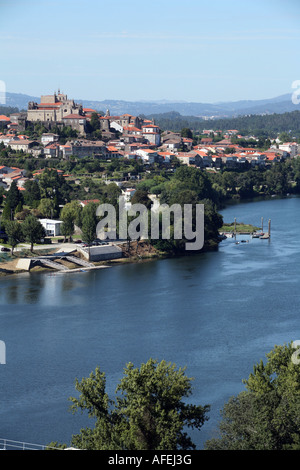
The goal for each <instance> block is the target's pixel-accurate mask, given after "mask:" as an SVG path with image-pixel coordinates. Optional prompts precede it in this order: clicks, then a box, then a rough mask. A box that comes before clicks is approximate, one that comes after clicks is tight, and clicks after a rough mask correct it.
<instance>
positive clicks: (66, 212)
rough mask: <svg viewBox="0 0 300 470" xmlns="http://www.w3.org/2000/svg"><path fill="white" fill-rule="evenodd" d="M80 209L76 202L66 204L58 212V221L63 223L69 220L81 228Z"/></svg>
mask: <svg viewBox="0 0 300 470" xmlns="http://www.w3.org/2000/svg"><path fill="white" fill-rule="evenodd" d="M81 217H82V207H81V205H80V204H79V202H78V201H71V202H68V203H67V204H66V205H65V206H64V207H63V208H62V210H61V212H60V219H61V220H62V221H63V222H64V221H65V220H67V219H71V220H72V221H73V223H74V224H75V225H77V226H78V227H80V226H81Z"/></svg>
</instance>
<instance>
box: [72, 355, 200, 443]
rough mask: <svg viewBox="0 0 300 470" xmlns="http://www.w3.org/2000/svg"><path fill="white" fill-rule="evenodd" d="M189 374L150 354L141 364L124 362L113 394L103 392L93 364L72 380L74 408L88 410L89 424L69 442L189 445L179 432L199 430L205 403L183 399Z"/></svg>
mask: <svg viewBox="0 0 300 470" xmlns="http://www.w3.org/2000/svg"><path fill="white" fill-rule="evenodd" d="M191 381H192V379H191V378H189V377H187V376H186V375H185V369H184V368H179V369H176V366H175V365H174V364H170V363H167V362H165V361H162V362H160V363H158V362H157V361H156V360H153V359H150V360H149V361H148V362H147V363H146V364H142V365H141V367H140V368H134V366H133V364H132V363H129V364H128V365H127V366H126V368H125V369H124V376H123V378H122V379H121V381H120V382H119V385H118V386H117V388H116V398H115V400H111V399H110V398H109V397H108V394H107V393H106V391H105V389H106V378H105V374H104V373H103V372H101V371H100V369H99V368H96V370H95V372H94V373H91V374H90V376H89V377H88V378H84V379H82V381H81V382H79V381H78V380H76V389H77V391H78V392H79V393H80V396H79V398H74V397H71V398H70V400H71V401H72V403H73V404H72V406H71V409H72V410H73V412H76V411H81V412H85V411H86V412H88V415H89V417H90V418H93V419H94V420H95V425H94V428H85V429H82V430H81V432H80V434H78V435H75V436H73V438H72V446H75V447H76V448H80V449H86V450H176V449H194V448H195V444H194V443H193V442H192V440H191V438H190V437H189V436H188V434H187V433H186V432H185V431H184V429H185V428H186V427H188V428H194V429H198V430H199V429H200V428H201V427H202V425H203V424H204V422H205V421H206V420H207V419H208V418H207V417H206V413H207V412H208V411H209V406H207V405H206V406H196V405H191V404H185V403H184V402H183V398H185V397H189V396H190V395H191Z"/></svg>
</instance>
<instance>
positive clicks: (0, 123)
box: [0, 114, 10, 127]
mask: <svg viewBox="0 0 300 470" xmlns="http://www.w3.org/2000/svg"><path fill="white" fill-rule="evenodd" d="M9 124H10V118H9V117H7V116H4V114H1V115H0V127H7V126H8V125H9Z"/></svg>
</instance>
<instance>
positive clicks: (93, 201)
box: [79, 199, 100, 207]
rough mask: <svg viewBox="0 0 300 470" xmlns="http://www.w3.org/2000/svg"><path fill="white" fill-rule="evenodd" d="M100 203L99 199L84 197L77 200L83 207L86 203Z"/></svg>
mask: <svg viewBox="0 0 300 470" xmlns="http://www.w3.org/2000/svg"><path fill="white" fill-rule="evenodd" d="M91 203H93V204H100V200H99V199H85V200H83V201H79V204H80V205H81V207H85V206H87V205H88V204H91Z"/></svg>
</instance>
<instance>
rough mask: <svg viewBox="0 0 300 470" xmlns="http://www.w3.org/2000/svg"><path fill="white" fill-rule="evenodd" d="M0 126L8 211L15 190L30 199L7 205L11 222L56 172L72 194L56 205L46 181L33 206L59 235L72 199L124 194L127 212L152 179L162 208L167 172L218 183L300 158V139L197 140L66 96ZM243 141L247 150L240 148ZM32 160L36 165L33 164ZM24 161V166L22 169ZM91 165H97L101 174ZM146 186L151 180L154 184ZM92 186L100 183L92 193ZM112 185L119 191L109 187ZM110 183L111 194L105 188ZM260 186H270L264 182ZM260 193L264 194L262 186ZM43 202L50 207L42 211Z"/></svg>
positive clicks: (150, 191)
mask: <svg viewBox="0 0 300 470" xmlns="http://www.w3.org/2000/svg"><path fill="white" fill-rule="evenodd" d="M0 127H1V133H0V156H1V157H2V160H1V162H0V192H1V194H0V196H1V195H2V196H1V197H2V208H3V209H2V211H3V212H4V208H5V205H6V206H7V204H5V203H6V202H7V196H6V195H8V193H9V192H10V191H11V190H12V189H14V188H16V189H17V190H18V192H19V193H20V194H21V195H22V196H21V197H20V198H19V199H20V200H21V199H22V201H23V202H24V201H25V204H23V202H22V204H21V205H20V206H18V204H17V202H19V200H18V201H17V202H16V204H15V206H14V207H13V211H12V209H11V208H10V209H7V207H6V212H7V211H8V213H6V214H5V217H6V218H12V220H13V219H14V217H15V216H16V217H17V219H18V220H20V219H21V220H22V218H23V219H24V217H25V216H26V215H27V213H26V214H25V213H24V207H25V212H26V210H27V209H26V207H27V205H28V204H27V205H26V201H27V202H28V201H29V200H30V197H29V196H28V195H27V196H26V192H30V191H32V186H31V184H34V183H36V184H37V185H39V184H40V180H41V179H43V174H44V172H45V171H46V170H49V169H51V170H52V171H53V170H54V172H55V174H56V175H57V178H61V179H60V183H57V182H56V183H55V184H59V185H62V184H63V183H62V181H65V182H66V183H67V184H68V185H69V187H68V196H67V197H66V196H62V195H61V196H60V201H59V202H57V201H58V199H57V198H58V192H59V190H58V191H57V193H56V194H55V191H56V190H55V188H54V189H53V187H52V188H47V184H48V185H51V184H52V183H50V182H49V183H44V184H45V185H46V188H44V189H43V191H42V192H43V195H42V194H39V196H38V197H37V199H38V201H37V200H36V201H33V200H31V201H30V203H29V207H30V208H31V209H30V210H31V211H32V212H34V211H35V214H36V215H37V216H38V218H39V220H40V222H41V224H42V225H43V227H44V229H45V233H46V236H48V237H49V236H50V237H59V236H61V226H62V221H61V220H59V218H60V212H61V210H62V208H63V207H64V205H65V204H67V203H70V202H71V201H73V200H74V199H75V200H76V202H77V203H78V204H79V206H80V207H82V208H84V207H85V206H87V205H88V204H89V203H90V202H93V203H96V204H99V202H100V199H101V197H102V200H106V201H108V200H110V199H111V198H113V200H116V199H115V198H116V196H118V197H122V198H123V199H124V201H125V204H126V207H127V208H128V207H130V204H131V200H132V198H133V197H134V195H135V194H136V191H137V189H138V188H141V186H140V184H143V182H145V181H146V186H144V187H142V189H145V187H146V188H147V191H146V193H147V197H149V198H150V200H151V201H152V203H154V204H159V201H160V193H161V192H162V185H163V184H164V183H165V182H166V181H167V179H168V177H166V175H172V174H174V171H175V170H176V168H179V167H183V168H185V167H189V168H191V169H192V168H195V169H198V170H199V169H200V170H201V172H202V173H203V174H206V175H216V178H217V175H218V174H221V173H222V172H223V170H227V171H228V172H231V170H233V172H237V174H239V173H245V172H246V173H247V170H254V169H263V170H266V169H268V168H269V169H270V168H272V167H273V166H274V164H276V163H279V162H285V161H289V160H293V159H294V157H295V156H297V155H298V154H299V153H300V145H299V144H298V143H297V142H296V141H292V142H285V141H282V139H281V136H280V135H278V137H277V138H276V139H274V140H273V141H272V142H271V141H270V145H269V146H268V148H266V147H265V148H264V149H261V148H260V147H259V145H258V144H257V143H258V141H259V139H258V138H256V136H255V135H249V136H245V135H241V134H240V131H239V130H237V129H222V130H218V131H214V130H211V129H205V130H203V132H202V133H201V134H198V135H197V134H196V133H193V132H192V131H191V130H190V129H183V132H181V133H178V132H174V131H171V130H166V129H161V128H160V127H159V126H158V125H157V124H156V123H155V121H154V120H153V119H152V120H151V119H146V118H145V117H142V116H132V115H130V114H123V115H120V116H112V115H110V112H109V110H106V112H105V113H104V112H101V111H97V110H94V109H90V108H83V107H82V106H81V105H79V104H77V103H75V102H74V100H71V99H68V97H67V95H65V94H63V93H61V92H60V91H58V92H57V93H54V94H53V95H45V96H41V100H40V103H35V102H29V103H28V109H27V111H21V112H18V113H13V114H11V115H9V116H6V115H2V116H0ZM239 140H241V141H243V142H247V143H249V145H247V146H245V145H241V144H240V143H239ZM251 144H252V145H251ZM32 161H33V162H35V163H36V165H34V164H33V165H32ZM10 162H12V164H10ZM19 162H23V165H19V166H17V164H18V163H19ZM28 162H31V163H30V164H27V163H28ZM80 162H85V164H86V165H87V166H84V165H83V167H82V168H81V174H80V175H78V172H77V173H76V171H75V172H74V173H72V168H73V169H74V166H72V165H79V166H80ZM86 162H87V163H86ZM91 162H92V163H91ZM93 162H98V166H96V170H95V167H94V166H93ZM99 162H100V163H99ZM1 163H2V164H1ZM68 165H70V166H68ZM89 165H92V166H89ZM118 165H119V171H118V168H117V166H118ZM62 168H63V169H62ZM124 169H125V171H124ZM122 170H123V171H122ZM296 171H298V170H296ZM86 178H88V179H89V181H90V183H89V182H88V181H87V179H86ZM296 179H297V178H296ZM96 181H97V183H96ZM147 181H148V182H149V181H150V182H151V184H150V186H147ZM112 183H113V184H112ZM93 184H94V185H95V184H98V186H95V187H94V188H91V185H93ZM99 184H100V186H99ZM111 184H112V186H113V187H114V188H116V189H111V188H109V185H111ZM209 184H212V183H209ZM255 184H256V183H255V182H254V183H252V189H251V187H250V186H249V184H248V182H247V181H246V180H244V181H242V182H241V181H238V180H237V181H236V182H232V181H231V182H229V181H228V179H226V178H224V179H223V181H222V182H220V181H218V180H214V186H213V191H214V198H215V200H216V202H217V200H218V199H219V198H220V195H221V198H224V197H225V198H226V197H227V196H228V195H230V191H231V193H232V194H233V197H235V196H234V193H235V192H237V194H238V195H241V194H245V195H248V196H249V195H250V196H251V195H252V194H253V187H254V186H255ZM293 184H296V185H297V183H293ZM70 185H71V186H70ZM101 185H102V186H101ZM105 185H106V186H107V190H105V189H104V190H103V187H104V186H105ZM230 185H231V189H230ZM12 186H14V188H12ZM260 187H261V188H264V184H263V183H262V182H261V183H260ZM297 187H298V186H297ZM72 188H73V189H72ZM78 188H79V189H78ZM278 188H279V189H278V190H279V191H281V190H282V189H283V190H286V189H285V187H284V185H283V186H278ZM251 191H252V193H251ZM257 191H258V194H259V191H260V189H259V187H258V186H257V188H256V192H257ZM286 191H288V190H286ZM207 194H208V195H209V197H210V198H211V197H212V196H211V194H212V193H211V192H209V191H207ZM23 195H25V198H24V197H23ZM199 195H200V193H199ZM143 197H144V196H143ZM31 199H32V198H31ZM55 200H56V204H54V201H55ZM148 200H149V199H148ZM43 201H44V206H45V207H46V208H45V207H42V208H41V205H42V206H43ZM45 201H46V202H45ZM23 205H24V207H23ZM17 206H18V207H17ZM50 206H51V207H50ZM49 207H50V209H49ZM17 209H19V211H18V210H17ZM5 217H4V215H2V222H4V218H5Z"/></svg>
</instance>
